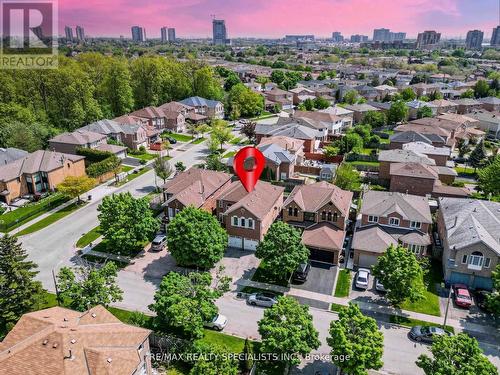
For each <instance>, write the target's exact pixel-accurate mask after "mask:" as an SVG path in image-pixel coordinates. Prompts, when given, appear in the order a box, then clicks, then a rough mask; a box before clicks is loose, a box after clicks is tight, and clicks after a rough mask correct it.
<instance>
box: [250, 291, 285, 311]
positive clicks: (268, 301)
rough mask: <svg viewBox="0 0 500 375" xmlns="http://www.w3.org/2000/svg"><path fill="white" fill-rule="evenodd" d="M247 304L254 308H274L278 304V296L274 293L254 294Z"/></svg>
mask: <svg viewBox="0 0 500 375" xmlns="http://www.w3.org/2000/svg"><path fill="white" fill-rule="evenodd" d="M247 302H248V303H249V304H250V305H252V306H262V307H272V306H273V305H274V304H276V303H278V300H277V299H276V295H274V294H272V293H266V292H264V293H253V294H250V295H249V296H248V298H247Z"/></svg>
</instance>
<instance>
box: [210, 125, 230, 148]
mask: <svg viewBox="0 0 500 375" xmlns="http://www.w3.org/2000/svg"><path fill="white" fill-rule="evenodd" d="M210 137H211V139H212V141H213V142H214V143H218V144H220V150H221V151H222V149H223V147H224V143H226V142H229V140H230V139H231V138H232V137H233V135H232V134H231V129H230V128H229V126H228V123H227V121H224V120H215V121H212V133H211V135H210Z"/></svg>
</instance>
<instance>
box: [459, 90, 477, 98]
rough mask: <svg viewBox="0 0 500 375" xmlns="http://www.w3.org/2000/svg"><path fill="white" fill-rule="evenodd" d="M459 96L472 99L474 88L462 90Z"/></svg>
mask: <svg viewBox="0 0 500 375" xmlns="http://www.w3.org/2000/svg"><path fill="white" fill-rule="evenodd" d="M460 98H461V99H473V98H474V90H472V89H468V90H466V91H464V92H463V93H462V94H461V95H460Z"/></svg>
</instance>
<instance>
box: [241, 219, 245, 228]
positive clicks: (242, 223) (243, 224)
mask: <svg viewBox="0 0 500 375" xmlns="http://www.w3.org/2000/svg"><path fill="white" fill-rule="evenodd" d="M240 225H241V226H242V227H243V228H244V227H245V225H246V224H245V218H244V217H242V218H240Z"/></svg>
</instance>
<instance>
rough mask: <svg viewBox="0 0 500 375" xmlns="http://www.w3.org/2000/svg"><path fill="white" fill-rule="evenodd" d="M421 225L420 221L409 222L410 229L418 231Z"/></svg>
mask: <svg viewBox="0 0 500 375" xmlns="http://www.w3.org/2000/svg"><path fill="white" fill-rule="evenodd" d="M421 226H422V223H421V222H420V221H410V228H415V229H420V228H421Z"/></svg>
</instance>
